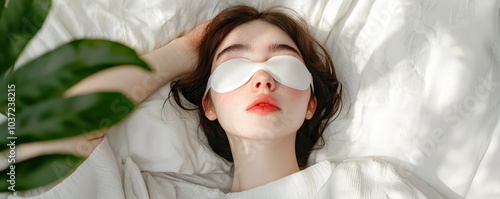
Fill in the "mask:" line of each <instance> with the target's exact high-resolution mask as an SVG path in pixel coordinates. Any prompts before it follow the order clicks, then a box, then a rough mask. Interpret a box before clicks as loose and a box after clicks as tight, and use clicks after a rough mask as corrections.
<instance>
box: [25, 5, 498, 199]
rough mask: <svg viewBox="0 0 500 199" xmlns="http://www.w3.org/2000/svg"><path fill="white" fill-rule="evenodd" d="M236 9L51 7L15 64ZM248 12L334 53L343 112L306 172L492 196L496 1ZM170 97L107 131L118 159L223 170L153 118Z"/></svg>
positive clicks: (156, 40) (175, 126)
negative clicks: (409, 175)
mask: <svg viewBox="0 0 500 199" xmlns="http://www.w3.org/2000/svg"><path fill="white" fill-rule="evenodd" d="M239 2H243V1H236V0H227V1H197V0H187V1H183V0H148V1H142V0H122V1H118V0H102V1H92V0H81V1H70V0H53V8H52V11H51V13H50V15H49V17H48V18H47V21H46V23H45V24H44V27H43V29H42V30H41V31H40V32H39V33H38V34H37V36H36V38H35V39H34V40H33V41H32V42H31V43H30V44H29V45H28V47H27V48H26V49H25V51H24V52H23V54H22V55H21V57H20V61H19V62H18V64H22V63H25V62H26V61H28V60H30V59H32V58H33V57H35V56H38V55H40V54H42V53H44V52H46V51H47V50H49V49H53V48H55V47H56V46H58V45H60V44H62V43H64V42H66V41H69V40H72V39H77V38H84V37H85V38H106V39H110V40H115V41H120V42H123V43H125V44H127V45H129V46H131V47H132V48H134V49H136V50H137V51H138V52H139V53H140V54H144V53H146V52H149V51H151V50H154V49H156V48H158V47H160V46H162V45H165V44H166V43H168V42H169V41H170V40H172V39H174V38H175V37H177V36H178V35H179V34H181V33H182V32H185V31H188V30H190V29H191V28H192V27H194V26H195V25H196V24H199V23H201V22H203V21H205V20H207V19H210V18H211V17H213V16H214V15H215V14H216V13H217V12H218V11H219V10H221V9H223V8H225V7H227V6H229V5H232V4H236V3H239ZM247 4H250V5H253V6H256V7H259V8H263V7H268V6H271V5H285V6H288V7H291V8H293V9H295V10H296V11H297V12H298V13H299V14H301V15H302V16H303V17H304V18H305V19H306V20H307V21H308V22H310V25H311V30H314V31H315V32H316V35H317V37H318V39H319V40H320V41H321V42H324V44H325V46H326V47H327V48H328V50H329V51H330V52H331V53H332V58H333V60H334V62H335V66H336V69H337V71H338V72H339V75H340V77H341V81H342V82H343V84H344V86H345V87H344V91H345V92H344V93H345V100H344V102H345V105H346V106H345V107H344V109H343V112H342V114H341V115H340V116H339V118H338V119H337V120H336V121H335V122H333V123H332V124H331V125H330V126H329V128H328V129H327V132H325V139H326V141H327V145H326V146H325V147H324V148H323V149H321V150H319V151H316V152H314V153H313V155H312V156H311V164H312V163H313V162H319V161H321V160H324V159H335V160H342V159H345V158H349V157H360V156H367V155H371V156H380V157H382V158H385V159H387V160H388V161H392V162H395V163H397V164H400V165H403V166H404V167H406V168H408V169H410V170H412V171H413V172H415V173H416V174H417V175H418V176H419V177H420V178H422V179H424V180H425V181H426V182H427V183H429V184H430V185H431V186H433V187H434V188H436V189H437V190H438V191H440V192H441V193H442V194H444V195H445V196H447V197H451V198H455V197H465V196H467V197H469V198H478V197H480V198H488V197H489V198H494V197H498V196H500V189H498V187H499V186H500V172H499V171H498V169H494V168H498V166H499V165H500V160H499V159H498V157H499V155H500V154H499V153H500V148H499V147H500V146H499V143H498V142H499V136H500V135H499V131H500V127H499V125H498V124H499V123H500V119H499V112H500V110H499V105H500V104H499V99H500V71H499V69H500V36H499V35H500V30H499V29H500V25H499V22H500V20H499V18H500V16H499V4H500V3H499V2H498V1H497V0H483V1H477V0H461V1H457V0H439V1H438V0H421V1H411V0H378V1H374V0H364V1H356V0H339V1H334V0H332V1H328V0H320V1H293V0H279V1H272V2H270V1H263V0H256V1H251V2H248V3H247ZM167 92H168V86H165V87H163V88H161V89H160V90H159V91H158V92H157V93H155V94H154V95H153V96H151V97H150V98H149V99H148V100H147V101H146V102H145V103H143V104H142V105H141V107H140V108H139V109H138V110H137V111H136V112H134V113H133V114H132V116H131V117H129V118H128V119H127V120H126V121H125V122H123V123H121V124H119V125H118V126H117V127H115V128H113V129H112V130H111V131H110V132H109V134H108V139H109V142H110V144H111V145H112V146H113V149H114V151H115V153H116V154H118V155H119V156H121V157H123V158H124V159H125V158H126V157H128V156H130V157H132V159H134V162H136V163H137V164H138V166H139V167H140V168H141V170H144V171H166V172H179V173H185V174H193V173H211V172H224V171H227V170H228V169H229V164H228V163H227V162H225V161H223V160H221V159H220V158H217V156H215V155H214V153H212V152H211V151H209V150H208V149H207V148H205V147H203V146H202V145H201V144H200V143H199V141H198V139H197V136H196V132H195V129H196V127H195V119H194V118H192V116H190V115H189V114H186V115H182V117H179V115H177V113H176V112H175V111H172V110H171V109H175V107H167V111H166V113H161V112H160V110H161V108H159V107H161V105H162V103H163V100H164V99H165V96H166V93H167ZM167 104H168V103H167ZM162 114H164V115H163V116H162ZM185 118H191V120H190V119H185ZM153 138H154V139H153Z"/></svg>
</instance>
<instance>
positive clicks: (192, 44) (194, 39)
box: [178, 21, 210, 51]
mask: <svg viewBox="0 0 500 199" xmlns="http://www.w3.org/2000/svg"><path fill="white" fill-rule="evenodd" d="M209 23H210V21H206V22H204V23H202V24H200V25H198V26H196V27H195V28H194V29H193V30H191V31H189V32H187V33H185V34H184V35H182V36H181V37H179V39H178V40H179V41H181V42H183V43H184V45H186V47H187V48H189V49H192V50H193V51H196V49H197V48H198V46H199V45H200V42H201V39H202V38H203V35H204V31H205V28H206V27H207V25H208V24H209Z"/></svg>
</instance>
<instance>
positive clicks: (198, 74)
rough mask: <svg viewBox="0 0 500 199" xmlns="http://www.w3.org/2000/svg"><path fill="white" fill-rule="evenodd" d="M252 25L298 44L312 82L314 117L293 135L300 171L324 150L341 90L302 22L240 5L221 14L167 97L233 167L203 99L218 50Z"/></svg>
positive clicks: (276, 11) (273, 11)
mask: <svg viewBox="0 0 500 199" xmlns="http://www.w3.org/2000/svg"><path fill="white" fill-rule="evenodd" d="M255 20H262V21H264V22H268V23H270V24H273V25H275V26H277V27H278V28H280V29H282V30H283V31H284V32H285V33H287V34H288V35H289V36H290V37H291V38H292V39H293V41H294V42H295V43H296V44H297V46H298V48H299V51H300V53H301V54H302V57H303V59H304V63H305V65H306V66H307V68H308V69H309V71H310V72H311V74H312V76H313V83H314V91H313V94H314V96H316V98H317V107H316V111H315V113H314V115H313V117H312V118H311V119H310V120H304V123H303V124H302V126H301V127H300V128H299V129H298V130H297V137H296V141H295V154H296V156H297V162H298V164H299V167H300V168H304V167H305V166H306V164H307V159H308V157H309V155H310V154H311V152H312V150H313V149H315V146H319V147H322V146H323V145H324V141H323V139H322V137H321V135H322V134H323V131H324V130H325V127H326V126H327V125H328V124H329V123H330V121H331V119H332V117H333V116H334V115H335V113H336V112H337V111H338V110H339V108H340V103H341V91H342V89H341V84H340V82H339V81H338V80H337V77H336V74H335V70H334V67H333V62H332V60H331V58H330V56H329V55H328V52H327V51H326V49H325V48H324V47H323V46H321V44H319V43H318V42H317V41H316V40H315V39H314V38H313V37H312V36H311V34H310V33H309V32H308V30H307V28H306V26H305V23H304V22H303V21H302V20H297V19H294V18H292V17H291V16H289V15H287V14H285V12H283V11H281V10H280V9H278V8H276V7H274V8H269V9H266V10H264V11H262V12H259V11H258V10H257V9H255V8H252V7H249V6H244V5H238V6H232V7H229V8H227V9H225V10H223V11H222V12H221V13H220V14H218V15H217V16H216V17H215V18H214V19H213V20H212V21H211V22H210V24H209V25H208V26H207V28H206V30H205V32H204V36H203V38H202V40H201V43H200V46H199V47H198V53H199V55H200V56H199V58H198V62H197V66H196V68H195V70H194V71H193V72H192V73H190V74H188V75H186V76H183V77H181V78H180V79H179V80H176V81H174V82H172V84H171V88H172V89H171V94H172V95H173V96H174V99H175V102H176V103H177V104H178V105H179V106H180V107H181V108H183V109H185V110H195V111H197V113H198V116H199V119H200V126H201V129H202V130H203V132H204V133H205V136H206V137H207V140H208V144H209V146H210V148H211V149H212V150H213V151H214V152H215V153H217V154H218V155H219V156H221V157H223V158H225V159H226V160H228V161H231V162H232V161H233V157H232V154H231V149H230V146H229V141H228V138H227V135H226V133H225V132H224V129H222V127H221V125H220V124H219V122H218V121H217V120H215V121H210V120H208V119H207V118H206V117H205V114H204V110H203V108H202V98H203V95H204V91H205V88H206V86H207V82H208V78H209V76H210V73H211V67H212V61H213V59H214V57H215V53H216V52H215V51H216V49H217V47H218V46H219V45H220V44H221V42H222V40H223V39H224V38H225V37H226V35H228V34H229V33H230V32H231V31H232V30H233V29H234V28H236V27H237V26H239V25H241V24H244V23H248V22H251V21H255ZM181 94H182V96H184V97H185V98H186V99H187V100H188V101H189V102H191V103H192V104H193V105H194V106H195V107H194V108H189V107H188V106H186V105H184V104H183V103H182V102H181ZM319 140H321V142H320V143H318V141H319Z"/></svg>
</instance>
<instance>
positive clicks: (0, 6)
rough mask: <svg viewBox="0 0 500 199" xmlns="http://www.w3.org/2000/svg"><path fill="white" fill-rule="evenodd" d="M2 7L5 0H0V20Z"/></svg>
mask: <svg viewBox="0 0 500 199" xmlns="http://www.w3.org/2000/svg"><path fill="white" fill-rule="evenodd" d="M4 8H5V0H0V20H1V17H2V13H3V9H4Z"/></svg>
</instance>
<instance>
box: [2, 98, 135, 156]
mask: <svg viewBox="0 0 500 199" xmlns="http://www.w3.org/2000/svg"><path fill="white" fill-rule="evenodd" d="M134 107H135V106H134V104H133V103H132V102H131V101H130V100H129V99H128V98H127V97H125V96H124V95H123V94H121V93H92V94H86V95H81V96H74V97H71V98H66V99H65V98H54V99H50V100H46V101H43V102H40V103H37V104H36V105H33V106H27V107H25V108H24V109H23V110H21V112H17V114H16V115H15V120H16V128H15V132H14V135H11V134H10V131H9V129H8V126H9V125H8V121H6V122H5V123H3V124H2V125H1V126H0V136H1V137H3V138H7V137H9V136H16V137H17V139H16V144H21V143H27V142H33V141H44V140H53V139H59V138H65V137H71V136H76V135H80V134H82V133H88V132H91V131H93V130H97V129H102V128H108V127H110V126H112V125H114V124H116V123H117V122H119V121H120V120H121V119H123V118H124V117H125V116H126V115H127V114H129V113H130V112H131V111H132V110H133V109H134ZM9 141H10V140H8V139H2V140H0V151H2V150H4V149H7V148H8V146H7V144H8V143H9Z"/></svg>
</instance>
